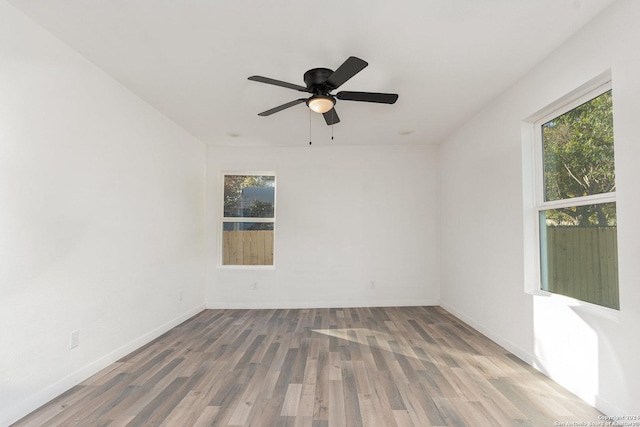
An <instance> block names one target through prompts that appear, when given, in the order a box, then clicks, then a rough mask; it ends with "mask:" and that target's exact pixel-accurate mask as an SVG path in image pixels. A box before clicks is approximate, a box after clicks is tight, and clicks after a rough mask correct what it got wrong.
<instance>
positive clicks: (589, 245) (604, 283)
mask: <svg viewBox="0 0 640 427" xmlns="http://www.w3.org/2000/svg"><path fill="white" fill-rule="evenodd" d="M546 233H547V236H546V237H547V273H548V276H547V277H548V287H549V289H548V291H549V292H554V293H558V294H562V295H566V296H570V297H573V298H577V299H580V300H582V301H587V302H591V303H594V304H598V305H603V306H605V307H610V308H615V309H619V308H620V302H619V294H618V239H617V227H547V229H546Z"/></svg>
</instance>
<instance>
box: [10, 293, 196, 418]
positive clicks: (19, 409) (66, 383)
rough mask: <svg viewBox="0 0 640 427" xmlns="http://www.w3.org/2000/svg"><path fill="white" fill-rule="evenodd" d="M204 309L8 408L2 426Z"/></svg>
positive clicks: (160, 328)
mask: <svg viewBox="0 0 640 427" xmlns="http://www.w3.org/2000/svg"><path fill="white" fill-rule="evenodd" d="M204 309H205V307H204V305H199V306H197V307H195V308H193V309H191V310H189V311H187V312H186V313H183V314H181V315H180V316H178V317H175V318H174V319H171V320H170V321H169V322H167V323H165V324H164V325H161V326H159V327H157V328H155V329H153V330H151V331H149V332H147V333H146V334H144V335H142V336H140V337H138V338H136V339H135V340H133V341H131V342H129V343H127V344H125V345H124V346H122V347H120V348H118V349H116V350H114V351H112V352H111V353H108V354H105V355H104V356H102V357H100V358H99V359H96V360H94V361H93V362H91V363H89V364H87V365H85V366H83V367H81V368H80V369H78V370H77V371H75V372H72V373H71V374H69V375H67V376H66V377H64V378H62V379H60V380H59V381H57V382H55V383H53V384H51V385H49V386H47V387H45V388H43V389H42V390H39V391H38V392H36V393H34V394H33V395H32V396H30V397H29V398H28V399H25V400H24V401H22V402H20V403H19V404H17V405H14V406H12V407H11V408H6V410H5V411H4V413H0V425H10V424H12V423H14V422H16V421H18V420H19V419H21V418H23V417H25V416H26V415H28V414H30V413H31V412H33V411H34V410H36V409H38V408H39V407H40V406H42V405H44V404H45V403H47V402H49V401H51V400H53V399H55V398H56V397H58V396H59V395H61V394H62V393H64V392H65V391H67V390H69V389H70V388H72V387H74V386H75V385H77V384H79V383H81V382H82V381H84V380H86V379H87V378H89V377H91V376H92V375H94V374H96V373H98V372H99V371H100V370H102V369H104V368H106V367H107V366H109V365H110V364H112V363H114V362H116V361H117V360H119V359H121V358H122V357H124V356H126V355H127V354H129V353H131V352H133V351H134V350H137V349H139V348H140V347H142V346H143V345H145V344H147V343H149V342H151V341H153V340H154V339H156V338H158V337H159V336H160V335H162V334H164V333H165V332H167V331H169V330H170V329H172V328H174V327H176V326H178V325H179V324H180V323H182V322H184V321H185V320H187V319H190V318H191V317H193V316H195V315H196V314H198V313H200V312H201V311H202V310H204Z"/></svg>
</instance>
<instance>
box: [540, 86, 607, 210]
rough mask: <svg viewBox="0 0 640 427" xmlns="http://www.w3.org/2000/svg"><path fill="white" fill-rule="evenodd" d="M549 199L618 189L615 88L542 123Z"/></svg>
mask: <svg viewBox="0 0 640 427" xmlns="http://www.w3.org/2000/svg"><path fill="white" fill-rule="evenodd" d="M542 145H543V151H544V162H543V163H544V198H545V201H551V200H562V199H569V198H572V197H580V196H588V195H591V194H602V193H609V192H613V191H615V168H614V163H613V102H612V97H611V91H608V92H605V93H603V94H602V95H600V96H597V97H596V98H593V99H592V100H590V101H588V102H585V103H584V104H582V105H579V106H578V107H576V108H574V109H573V110H570V111H568V112H566V113H564V114H562V115H560V116H558V117H556V118H554V119H553V120H550V121H548V122H547V123H545V124H544V125H542Z"/></svg>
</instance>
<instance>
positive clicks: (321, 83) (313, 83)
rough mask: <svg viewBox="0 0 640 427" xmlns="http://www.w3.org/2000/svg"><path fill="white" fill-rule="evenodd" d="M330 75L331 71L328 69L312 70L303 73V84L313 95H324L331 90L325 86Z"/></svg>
mask: <svg viewBox="0 0 640 427" xmlns="http://www.w3.org/2000/svg"><path fill="white" fill-rule="evenodd" d="M331 74H333V70H330V69H328V68H312V69H311V70H309V71H307V72H306V73H304V83H305V84H306V85H307V88H309V90H310V91H312V92H313V93H315V94H318V93H320V94H326V93H329V91H330V90H331V88H330V87H329V86H327V85H326V81H327V79H328V78H329V76H330V75H331Z"/></svg>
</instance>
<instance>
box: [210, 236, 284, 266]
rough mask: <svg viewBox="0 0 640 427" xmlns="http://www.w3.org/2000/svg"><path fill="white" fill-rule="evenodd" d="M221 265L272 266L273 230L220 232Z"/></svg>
mask: <svg viewBox="0 0 640 427" xmlns="http://www.w3.org/2000/svg"><path fill="white" fill-rule="evenodd" d="M222 248H223V251H222V264H223V265H273V230H246V231H223V232H222Z"/></svg>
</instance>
